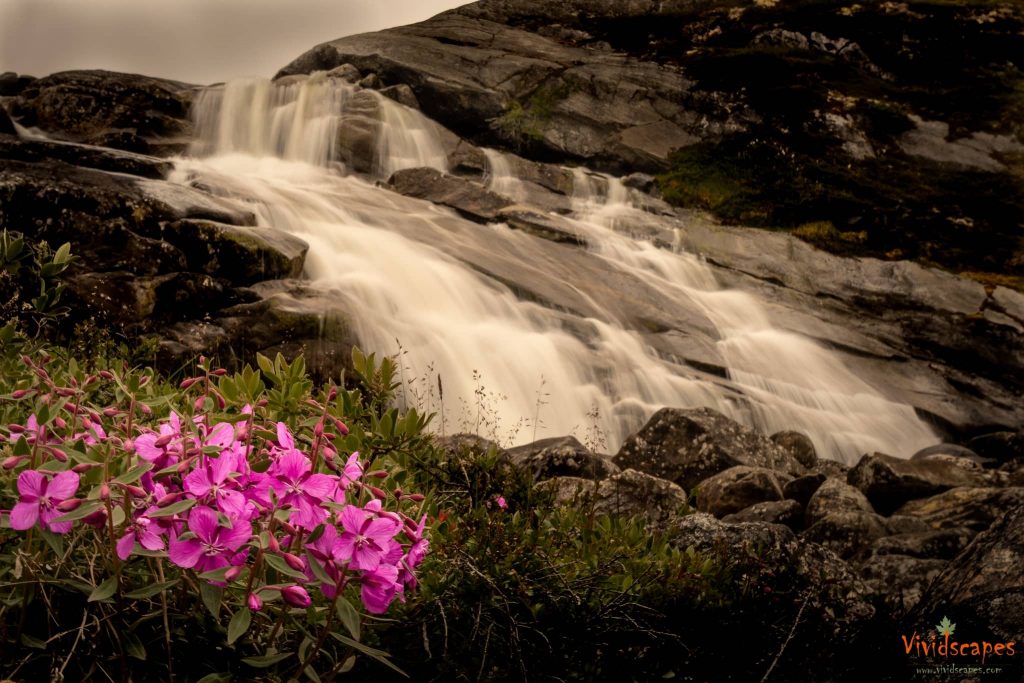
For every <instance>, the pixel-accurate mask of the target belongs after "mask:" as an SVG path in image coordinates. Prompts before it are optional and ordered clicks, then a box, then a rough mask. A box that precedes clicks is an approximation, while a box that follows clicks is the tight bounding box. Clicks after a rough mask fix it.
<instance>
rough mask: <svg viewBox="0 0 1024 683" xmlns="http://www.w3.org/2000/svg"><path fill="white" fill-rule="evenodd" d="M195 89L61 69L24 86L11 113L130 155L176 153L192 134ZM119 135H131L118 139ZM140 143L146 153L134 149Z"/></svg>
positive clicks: (127, 76)
mask: <svg viewBox="0 0 1024 683" xmlns="http://www.w3.org/2000/svg"><path fill="white" fill-rule="evenodd" d="M193 87H194V86H191V85H188V84H186V83H179V82H177V81H168V80H162V79H157V78H149V77H147V76H139V75H137V74H123V73H116V72H113V71H98V70H97V71H64V72H61V73H57V74H53V75H50V76H46V77H45V78H40V79H37V80H35V81H33V82H32V83H31V84H29V85H28V86H27V87H25V88H24V89H23V90H22V91H21V92H20V93H19V95H18V97H17V99H16V100H15V101H14V105H13V110H12V113H13V114H14V115H15V116H18V117H20V118H21V122H22V124H23V125H26V126H37V127H39V128H41V129H42V130H44V131H47V132H48V133H51V134H53V135H55V136H56V137H58V138H61V139H65V140H72V141H75V142H90V143H99V144H104V143H105V144H106V145H108V146H117V147H120V148H121V149H128V150H129V151H151V150H152V151H159V150H164V151H177V150H180V149H182V148H183V147H184V145H185V144H186V142H187V136H188V135H189V133H190V131H191V124H190V122H189V106H190V104H191V98H192V90H193ZM120 133H128V134H129V135H130V136H134V137H127V138H119V137H117V135H118V134H120ZM140 141H141V142H140ZM140 144H141V145H144V146H145V149H143V150H140V149H138V147H139V146H140Z"/></svg>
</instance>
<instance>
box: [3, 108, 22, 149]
mask: <svg viewBox="0 0 1024 683" xmlns="http://www.w3.org/2000/svg"><path fill="white" fill-rule="evenodd" d="M17 134H18V132H17V131H16V130H15V129H14V122H13V121H11V117H10V116H8V115H7V111H6V110H5V109H4V108H3V107H0V135H17ZM2 141H3V139H2V138H0V142H2Z"/></svg>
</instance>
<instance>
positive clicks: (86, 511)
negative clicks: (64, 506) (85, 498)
mask: <svg viewBox="0 0 1024 683" xmlns="http://www.w3.org/2000/svg"><path fill="white" fill-rule="evenodd" d="M101 507H103V502H102V501H99V500H91V501H89V502H87V503H82V504H81V505H79V506H78V507H76V508H75V509H74V510H72V511H71V512H69V513H67V514H66V515H61V516H60V517H58V518H57V519H55V520H53V523H56V522H73V521H75V520H76V519H82V518H83V517H88V516H89V515H91V514H92V513H94V512H96V511H97V510H99V509H100V508H101Z"/></svg>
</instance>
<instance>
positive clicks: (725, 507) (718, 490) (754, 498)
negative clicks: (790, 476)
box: [697, 465, 782, 517]
mask: <svg viewBox="0 0 1024 683" xmlns="http://www.w3.org/2000/svg"><path fill="white" fill-rule="evenodd" d="M778 500H782V484H781V483H780V481H779V477H778V475H777V474H776V473H775V472H773V471H772V470H769V469H765V468H763V467H747V466H745V465H738V466H736V467H730V468H729V469H727V470H725V471H723V472H719V473H718V474H716V475H714V476H713V477H709V478H707V479H705V480H704V481H702V482H701V483H700V484H698V485H697V509H698V510H700V511H701V512H709V513H711V514H713V515H714V516H715V517H724V516H725V515H729V514H732V513H734V512H739V511H740V510H743V509H745V508H748V507H750V506H751V505H754V504H755V503H764V502H768V501H778Z"/></svg>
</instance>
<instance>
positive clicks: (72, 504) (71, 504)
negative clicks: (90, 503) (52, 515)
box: [57, 498, 82, 512]
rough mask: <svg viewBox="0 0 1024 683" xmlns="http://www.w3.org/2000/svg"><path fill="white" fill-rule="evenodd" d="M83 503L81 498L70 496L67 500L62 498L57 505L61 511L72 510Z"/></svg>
mask: <svg viewBox="0 0 1024 683" xmlns="http://www.w3.org/2000/svg"><path fill="white" fill-rule="evenodd" d="M81 504H82V499H81V498H68V499H67V500H62V501H61V502H60V503H59V504H58V505H57V509H58V510H60V511H61V512H71V511H72V510H74V509H75V508H77V507H78V506H79V505H81Z"/></svg>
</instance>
